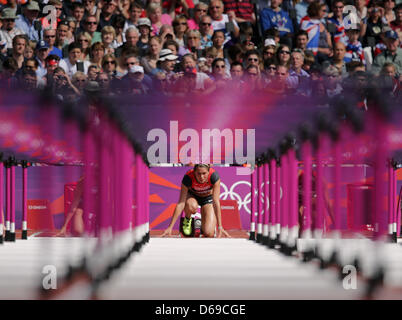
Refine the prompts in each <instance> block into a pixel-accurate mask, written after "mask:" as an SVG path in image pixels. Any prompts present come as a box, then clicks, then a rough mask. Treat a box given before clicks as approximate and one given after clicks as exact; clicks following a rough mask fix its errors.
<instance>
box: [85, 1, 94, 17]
mask: <svg viewBox="0 0 402 320" xmlns="http://www.w3.org/2000/svg"><path fill="white" fill-rule="evenodd" d="M95 2H96V1H95V0H82V4H83V5H84V8H85V16H92V15H95V14H96V10H97V8H96V5H95Z"/></svg>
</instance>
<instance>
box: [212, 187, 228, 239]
mask: <svg viewBox="0 0 402 320" xmlns="http://www.w3.org/2000/svg"><path fill="white" fill-rule="evenodd" d="M220 194H221V179H218V180H217V181H216V182H215V183H214V186H213V188H212V205H213V206H214V212H215V216H216V223H217V225H218V238H220V237H222V234H223V235H225V236H226V237H230V236H229V234H228V233H227V232H226V231H225V230H223V227H222V214H221V203H220V201H219V197H220Z"/></svg>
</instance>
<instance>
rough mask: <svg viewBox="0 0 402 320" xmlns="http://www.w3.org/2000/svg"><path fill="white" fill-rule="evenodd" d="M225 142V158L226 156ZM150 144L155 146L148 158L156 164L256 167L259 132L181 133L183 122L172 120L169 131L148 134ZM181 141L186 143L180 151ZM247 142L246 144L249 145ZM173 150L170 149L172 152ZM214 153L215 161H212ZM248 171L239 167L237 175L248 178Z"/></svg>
mask: <svg viewBox="0 0 402 320" xmlns="http://www.w3.org/2000/svg"><path fill="white" fill-rule="evenodd" d="M222 139H223V140H224V148H223V150H224V156H223V155H222ZM147 141H151V142H155V143H153V144H152V145H151V146H150V147H149V148H148V151H147V159H148V162H149V163H151V164H156V163H178V162H180V163H183V164H189V163H193V164H195V163H213V164H238V165H243V164H245V163H247V164H250V165H251V167H253V166H254V164H255V129H234V130H232V129H228V128H225V129H223V130H220V129H202V130H201V132H199V131H197V130H195V129H191V128H186V129H183V130H181V131H179V122H178V121H170V123H169V132H166V131H165V130H163V129H160V128H155V129H152V130H150V131H149V132H148V134H147ZM180 142H184V144H182V145H181V146H180V148H179V144H180ZM245 142H246V144H245ZM168 148H169V150H168ZM211 154H212V159H211ZM250 173H251V171H250V169H248V168H238V170H237V174H240V175H246V174H250Z"/></svg>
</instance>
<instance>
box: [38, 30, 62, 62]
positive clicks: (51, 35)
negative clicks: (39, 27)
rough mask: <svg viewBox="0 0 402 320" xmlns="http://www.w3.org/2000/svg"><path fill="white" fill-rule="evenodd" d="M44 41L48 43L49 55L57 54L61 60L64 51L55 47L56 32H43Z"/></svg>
mask: <svg viewBox="0 0 402 320" xmlns="http://www.w3.org/2000/svg"><path fill="white" fill-rule="evenodd" d="M43 40H45V41H46V43H47V44H48V46H49V54H55V55H57V56H59V57H60V58H62V57H63V53H62V51H61V50H60V49H59V48H57V47H55V44H56V30H55V29H52V28H48V29H45V30H44V31H43Z"/></svg>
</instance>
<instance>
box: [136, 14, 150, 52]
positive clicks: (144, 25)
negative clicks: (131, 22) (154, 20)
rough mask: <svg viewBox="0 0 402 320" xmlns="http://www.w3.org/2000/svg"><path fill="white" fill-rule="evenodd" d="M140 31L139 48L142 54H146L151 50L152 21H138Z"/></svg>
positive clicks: (144, 19) (141, 19) (146, 19)
mask: <svg viewBox="0 0 402 320" xmlns="http://www.w3.org/2000/svg"><path fill="white" fill-rule="evenodd" d="M138 30H139V32H140V39H139V40H138V43H137V46H138V47H139V48H140V49H141V50H142V52H146V51H147V50H148V48H149V39H150V37H151V31H152V25H151V20H149V19H148V18H140V19H139V20H138Z"/></svg>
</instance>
